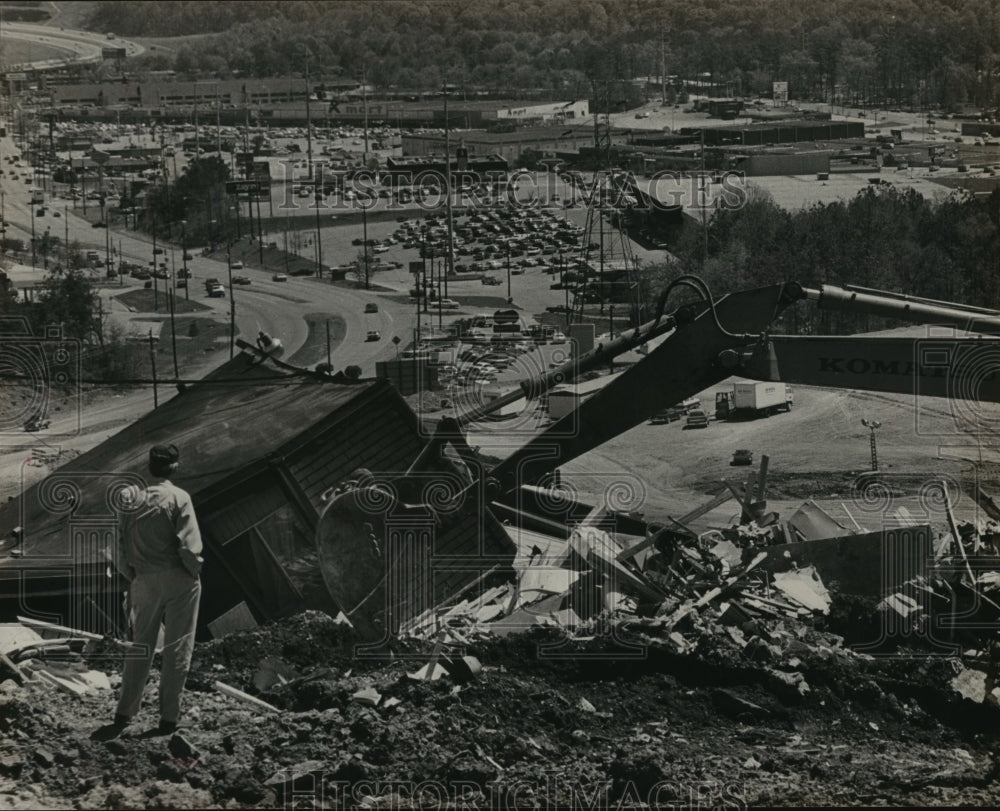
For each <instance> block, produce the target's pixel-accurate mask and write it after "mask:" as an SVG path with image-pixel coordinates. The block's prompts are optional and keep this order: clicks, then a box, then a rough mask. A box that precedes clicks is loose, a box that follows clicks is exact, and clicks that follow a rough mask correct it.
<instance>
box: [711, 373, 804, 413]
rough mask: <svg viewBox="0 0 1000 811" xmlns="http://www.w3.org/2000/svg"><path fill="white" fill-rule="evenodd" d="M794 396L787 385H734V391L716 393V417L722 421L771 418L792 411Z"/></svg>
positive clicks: (751, 383) (762, 383) (764, 383)
mask: <svg viewBox="0 0 1000 811" xmlns="http://www.w3.org/2000/svg"><path fill="white" fill-rule="evenodd" d="M793 402H794V395H793V394H792V390H791V388H790V387H789V386H788V385H787V384H785V383H774V382H749V383H734V384H733V387H732V389H729V390H723V391H717V392H716V393H715V417H716V419H720V420H732V419H741V418H746V417H769V416H771V415H772V414H776V413H777V412H779V411H790V410H791V408H792V403H793Z"/></svg>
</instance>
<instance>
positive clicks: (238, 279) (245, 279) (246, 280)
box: [233, 276, 250, 284]
mask: <svg viewBox="0 0 1000 811" xmlns="http://www.w3.org/2000/svg"><path fill="white" fill-rule="evenodd" d="M233 284H250V277H249V276H233Z"/></svg>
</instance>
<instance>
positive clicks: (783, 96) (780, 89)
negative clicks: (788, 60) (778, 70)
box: [771, 82, 788, 104]
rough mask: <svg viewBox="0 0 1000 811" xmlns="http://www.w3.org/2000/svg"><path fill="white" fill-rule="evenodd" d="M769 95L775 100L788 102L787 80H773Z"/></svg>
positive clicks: (783, 102)
mask: <svg viewBox="0 0 1000 811" xmlns="http://www.w3.org/2000/svg"><path fill="white" fill-rule="evenodd" d="M771 95H772V97H773V98H774V100H775V102H781V103H782V104H787V103H788V82H774V84H773V86H772V89H771Z"/></svg>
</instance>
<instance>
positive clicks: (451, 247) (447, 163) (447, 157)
mask: <svg viewBox="0 0 1000 811" xmlns="http://www.w3.org/2000/svg"><path fill="white" fill-rule="evenodd" d="M450 130H451V126H450V125H449V121H448V83H447V82H445V85H444V175H445V183H444V185H445V191H446V192H447V194H448V196H447V197H446V198H445V211H447V213H448V257H447V260H446V262H447V263H446V265H445V269H444V294H445V296H447V295H448V277H449V276H450V275H451V274H452V273H453V272H454V270H455V268H454V265H453V263H454V261H455V258H454V251H455V242H454V240H455V236H454V233H453V231H454V228H455V223H454V219H453V216H452V210H451V194H452V192H451V141H450V139H449V137H448V135H449V132H450ZM508 295H509V293H508Z"/></svg>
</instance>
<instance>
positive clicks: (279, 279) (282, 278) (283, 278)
mask: <svg viewBox="0 0 1000 811" xmlns="http://www.w3.org/2000/svg"><path fill="white" fill-rule="evenodd" d="M271 281H274V282H287V281H288V276H286V275H285V274H284V273H275V274H274V275H273V276H272V277H271Z"/></svg>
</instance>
